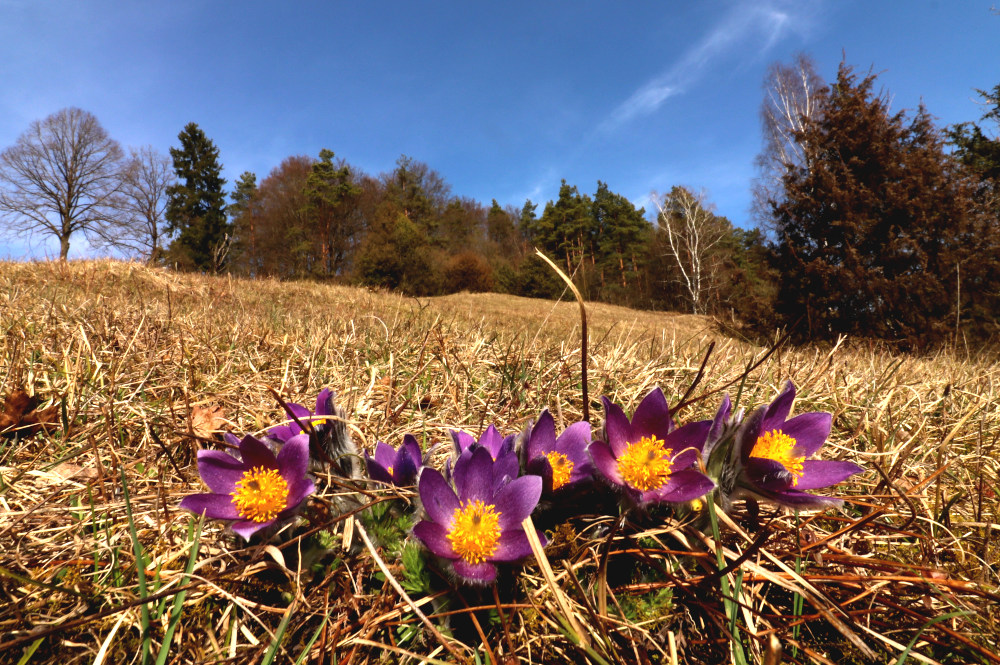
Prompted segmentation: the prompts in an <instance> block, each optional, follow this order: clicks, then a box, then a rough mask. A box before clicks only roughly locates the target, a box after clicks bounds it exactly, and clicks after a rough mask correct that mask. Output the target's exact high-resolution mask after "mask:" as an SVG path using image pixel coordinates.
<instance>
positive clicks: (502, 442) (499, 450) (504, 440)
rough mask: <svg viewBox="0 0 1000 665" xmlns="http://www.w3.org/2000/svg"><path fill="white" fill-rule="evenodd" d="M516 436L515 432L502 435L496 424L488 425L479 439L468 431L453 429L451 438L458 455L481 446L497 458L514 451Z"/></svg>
mask: <svg viewBox="0 0 1000 665" xmlns="http://www.w3.org/2000/svg"><path fill="white" fill-rule="evenodd" d="M515 438H516V435H515V434H508V435H507V436H501V435H500V432H499V431H497V428H496V426H494V425H490V426H489V427H487V428H486V431H485V432H483V433H482V435H481V436H480V437H479V440H478V441H477V440H476V439H475V438H474V437H473V436H472V435H471V434H469V433H468V432H463V431H461V430H451V440H452V442H453V443H454V444H455V456H456V457H459V456H461V454H462V453H464V452H465V451H466V450H469V449H470V448H473V447H475V446H480V447H482V448H486V450H488V451H489V452H490V457H492V458H493V459H494V460H497V459H500V458H501V457H502V456H504V455H507V454H510V453H511V452H513V451H514V440H515Z"/></svg>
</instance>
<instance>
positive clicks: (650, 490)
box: [588, 388, 715, 506]
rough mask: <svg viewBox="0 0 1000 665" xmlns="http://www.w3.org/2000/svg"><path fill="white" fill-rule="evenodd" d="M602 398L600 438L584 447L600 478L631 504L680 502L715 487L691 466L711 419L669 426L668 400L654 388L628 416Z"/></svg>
mask: <svg viewBox="0 0 1000 665" xmlns="http://www.w3.org/2000/svg"><path fill="white" fill-rule="evenodd" d="M601 400H602V401H603V402H604V413H605V418H604V431H603V440H595V441H594V442H593V443H591V444H590V447H589V448H588V450H589V451H590V456H591V459H593V461H594V466H595V467H596V468H597V470H598V471H599V472H600V474H601V475H602V476H604V478H605V480H607V481H608V482H609V483H611V484H612V485H616V486H618V487H621V488H622V489H623V490H624V491H625V493H626V495H627V496H628V497H629V498H630V499H631V500H632V501H633V502H634V503H636V504H638V505H640V506H641V505H646V504H650V503H662V502H666V503H680V502H683V501H689V500H691V499H696V498H698V497H700V496H703V495H704V494H706V493H707V492H709V491H711V490H712V489H713V488H714V487H715V483H714V482H712V480H711V479H709V478H708V477H707V476H705V475H704V474H703V473H701V472H699V471H697V470H695V469H694V468H692V467H693V465H694V464H695V462H697V460H698V459H699V456H700V455H701V451H702V448H703V447H704V445H705V439H706V438H707V436H708V433H709V430H710V429H711V426H712V421H709V420H705V421H701V422H696V423H690V424H688V425H684V426H683V427H679V428H677V429H674V428H673V421H672V420H671V419H670V412H669V408H668V407H667V399H666V397H664V396H663V392H662V391H661V390H660V389H659V388H655V389H653V390H652V391H651V392H650V393H649V394H648V395H646V397H645V398H643V400H642V402H640V403H639V406H638V407H637V408H636V410H635V413H634V414H632V419H631V420H629V418H628V417H627V416H626V415H625V412H624V411H622V409H621V407H619V406H618V405H617V404H613V403H612V402H611V400H609V399H608V398H607V397H602V398H601Z"/></svg>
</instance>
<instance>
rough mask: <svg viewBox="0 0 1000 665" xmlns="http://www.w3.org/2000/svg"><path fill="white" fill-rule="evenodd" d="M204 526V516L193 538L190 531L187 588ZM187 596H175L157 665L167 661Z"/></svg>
mask: <svg viewBox="0 0 1000 665" xmlns="http://www.w3.org/2000/svg"><path fill="white" fill-rule="evenodd" d="M204 524H205V519H204V515H200V516H199V517H198V523H197V527H196V528H195V533H194V535H193V536H192V534H191V530H190V528H189V529H188V537H189V538H191V552H190V553H189V554H188V560H187V565H186V566H184V577H183V578H182V579H181V582H180V586H186V585H187V583H188V582H189V581H190V580H191V573H192V572H193V571H194V563H195V561H196V560H197V558H198V549H199V547H200V545H201V529H202V527H203V526H204ZM185 596H187V591H181V592H180V593H178V594H177V595H176V596H174V605H173V607H172V608H171V609H170V623H169V625H168V626H167V630H166V631H165V632H164V633H163V644H161V645H160V652H159V653H158V654H156V665H163V663H165V662H166V661H167V654H169V653H170V642H171V640H173V637H174V631H175V630H177V624H179V623H180V620H181V614H182V612H183V609H184V597H185Z"/></svg>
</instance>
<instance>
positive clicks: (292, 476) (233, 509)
mask: <svg viewBox="0 0 1000 665" xmlns="http://www.w3.org/2000/svg"><path fill="white" fill-rule="evenodd" d="M227 438H228V437H227ZM233 438H235V437H233ZM239 454H240V458H239V459H237V458H236V457H233V456H232V455H230V454H228V453H225V452H222V451H220V450H199V451H198V473H199V474H200V475H201V479H202V480H203V481H204V482H205V484H206V485H208V489H210V490H212V491H211V493H207V494H192V495H190V496H186V497H184V498H183V499H182V500H181V503H180V507H181V508H184V509H185V510H190V511H191V512H194V513H204V514H205V517H207V518H209V519H216V520H233V524H232V529H233V531H235V532H236V533H238V534H239V535H241V536H243V537H244V538H245V539H247V540H249V539H250V536H252V535H253V534H254V533H256V532H257V531H259V530H260V529H263V528H265V527H268V526H271V525H272V524H275V523H276V522H280V521H282V520H285V519H287V518H289V517H291V516H292V515H294V514H295V512H296V511H297V510H298V509H299V507H300V506H301V504H302V502H303V501H305V499H306V497H308V496H309V495H310V494H312V493H313V491H314V490H315V489H316V488H315V485H313V481H312V480H310V479H309V478H307V477H306V470H307V469H308V467H309V437H308V436H306V435H304V434H300V435H298V436H293V437H292V438H290V439H288V440H287V441H286V442H285V444H284V445H283V446H282V447H281V450H280V451H279V452H278V454H277V456H275V454H274V453H273V452H272V451H271V449H270V448H269V447H268V446H267V444H265V443H264V442H263V441H260V440H259V439H256V438H254V437H253V436H250V435H249V434H248V435H246V436H244V437H243V440H241V441H240V442H239Z"/></svg>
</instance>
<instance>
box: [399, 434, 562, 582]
mask: <svg viewBox="0 0 1000 665" xmlns="http://www.w3.org/2000/svg"><path fill="white" fill-rule="evenodd" d="M517 471H518V465H517V458H516V457H515V456H514V455H505V456H503V457H501V459H500V460H494V459H493V458H492V457H491V456H490V453H489V450H488V449H486V448H485V447H478V448H473V449H471V450H469V451H468V452H466V453H464V454H462V455H460V456H459V458H458V460H457V461H456V462H455V469H454V472H453V473H452V479H453V481H454V487H453V486H452V485H450V484H449V483H448V481H447V480H445V478H444V476H443V475H442V474H441V473H440V472H439V471H437V470H435V469H430V468H425V469H424V470H423V471H422V472H421V474H420V481H419V484H418V491H419V493H420V501H421V503H422V504H423V507H424V511H425V512H426V513H427V519H425V520H422V521H421V522H420V523H418V524H417V525H416V526H415V527H414V528H413V535H414V536H416V538H417V539H418V540H420V542H422V543H423V544H424V546H425V547H426V548H427V549H428V550H430V551H431V552H432V553H433V554H435V555H437V556H439V557H441V558H442V559H444V560H446V561H447V562H448V563H449V565H450V567H451V568H452V570H453V571H454V572H455V575H457V576H458V578H459V579H461V580H462V581H464V582H468V583H470V584H490V583H492V582H493V581H494V580H495V579H496V575H497V570H496V565H495V564H496V563H499V562H506V561H517V560H519V559H523V558H524V557H526V556H528V555H530V554H531V546H530V545H529V544H528V536H527V534H526V533H525V532H524V528H523V527H522V526H521V522H522V521H523V520H524V518H526V517H528V515H530V514H531V512H532V511H533V510H534V509H535V506H537V505H538V499H539V497H540V496H541V494H542V479H541V478H540V477H538V476H521V477H520V478H518V477H516V476H517ZM538 537H539V540H541V542H542V543H543V544H544V543H545V542H546V541H545V536H544V535H542V534H541V533H539V534H538Z"/></svg>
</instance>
